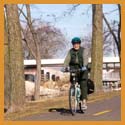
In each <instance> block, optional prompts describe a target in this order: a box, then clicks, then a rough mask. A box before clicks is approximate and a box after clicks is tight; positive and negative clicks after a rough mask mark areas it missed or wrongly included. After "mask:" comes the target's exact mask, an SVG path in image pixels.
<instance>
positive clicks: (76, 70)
mask: <svg viewBox="0 0 125 125" xmlns="http://www.w3.org/2000/svg"><path fill="white" fill-rule="evenodd" d="M86 70H87V68H86V67H82V68H80V69H65V70H64V71H62V72H70V73H76V72H84V71H86Z"/></svg>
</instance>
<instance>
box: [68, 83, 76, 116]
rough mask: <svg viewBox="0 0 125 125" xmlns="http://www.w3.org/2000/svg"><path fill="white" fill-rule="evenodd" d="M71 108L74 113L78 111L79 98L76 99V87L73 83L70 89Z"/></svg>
mask: <svg viewBox="0 0 125 125" xmlns="http://www.w3.org/2000/svg"><path fill="white" fill-rule="evenodd" d="M69 108H70V111H71V113H72V115H75V113H76V111H77V100H76V88H75V85H72V86H71V87H70V89H69Z"/></svg>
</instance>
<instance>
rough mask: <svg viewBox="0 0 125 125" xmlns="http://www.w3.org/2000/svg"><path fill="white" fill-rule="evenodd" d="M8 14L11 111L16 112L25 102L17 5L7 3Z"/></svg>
mask: <svg viewBox="0 0 125 125" xmlns="http://www.w3.org/2000/svg"><path fill="white" fill-rule="evenodd" d="M6 15H7V27H8V41H9V48H10V49H9V54H10V75H11V76H10V81H11V93H10V99H11V102H10V105H11V108H10V111H11V112H14V111H17V110H19V109H21V108H22V106H23V104H24V102H25V81H24V66H23V49H22V38H21V28H20V23H19V16H18V7H17V5H15V4H12V5H6Z"/></svg>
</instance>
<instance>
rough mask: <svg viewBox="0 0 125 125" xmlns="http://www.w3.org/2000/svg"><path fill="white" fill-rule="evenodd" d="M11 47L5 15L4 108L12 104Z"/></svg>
mask: <svg viewBox="0 0 125 125" xmlns="http://www.w3.org/2000/svg"><path fill="white" fill-rule="evenodd" d="M9 58H10V56H9V47H8V33H7V24H6V18H5V16H4V109H6V110H7V109H8V108H9V106H10V84H11V83H10V70H9Z"/></svg>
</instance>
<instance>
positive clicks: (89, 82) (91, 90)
mask: <svg viewBox="0 0 125 125" xmlns="http://www.w3.org/2000/svg"><path fill="white" fill-rule="evenodd" d="M87 87H88V94H92V93H94V90H95V85H94V82H93V81H92V80H91V79H88V80H87Z"/></svg>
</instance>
